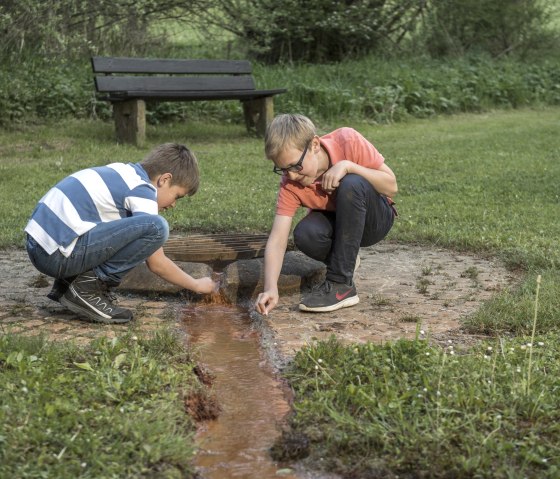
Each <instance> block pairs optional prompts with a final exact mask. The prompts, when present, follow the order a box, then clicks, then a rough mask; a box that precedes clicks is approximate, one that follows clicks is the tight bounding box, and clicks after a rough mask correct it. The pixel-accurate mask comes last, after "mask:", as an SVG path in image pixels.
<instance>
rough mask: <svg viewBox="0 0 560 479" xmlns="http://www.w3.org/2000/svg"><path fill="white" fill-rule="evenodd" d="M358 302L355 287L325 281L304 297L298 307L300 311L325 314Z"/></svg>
mask: <svg viewBox="0 0 560 479" xmlns="http://www.w3.org/2000/svg"><path fill="white" fill-rule="evenodd" d="M359 302H360V298H358V294H357V293H356V286H355V285H352V286H348V285H347V284H342V283H333V282H331V281H328V280H327V281H325V282H324V283H323V284H322V285H321V286H319V288H317V289H316V290H314V291H311V293H309V294H308V295H307V296H305V297H304V298H303V299H302V300H301V303H300V305H299V309H300V310H302V311H311V312H315V313H326V312H329V311H336V310H337V309H340V308H348V307H349V306H354V305H355V304H358V303H359Z"/></svg>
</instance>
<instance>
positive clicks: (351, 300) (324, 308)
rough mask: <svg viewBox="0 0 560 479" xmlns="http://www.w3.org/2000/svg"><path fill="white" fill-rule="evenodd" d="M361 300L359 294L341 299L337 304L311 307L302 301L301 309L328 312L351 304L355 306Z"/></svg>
mask: <svg viewBox="0 0 560 479" xmlns="http://www.w3.org/2000/svg"><path fill="white" fill-rule="evenodd" d="M359 302H360V298H359V297H358V296H351V297H350V298H346V299H344V300H342V301H339V302H338V303H336V304H331V305H330V306H320V307H315V308H314V307H309V306H306V305H305V304H303V303H300V305H299V310H300V311H307V312H309V313H328V312H330V311H336V310H337V309H341V308H349V307H350V306H354V305H355V304H358V303H359Z"/></svg>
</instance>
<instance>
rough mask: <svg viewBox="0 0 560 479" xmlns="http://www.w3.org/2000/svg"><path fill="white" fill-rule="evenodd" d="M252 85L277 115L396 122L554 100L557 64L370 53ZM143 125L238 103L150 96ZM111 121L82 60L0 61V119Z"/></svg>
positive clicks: (213, 114)
mask: <svg viewBox="0 0 560 479" xmlns="http://www.w3.org/2000/svg"><path fill="white" fill-rule="evenodd" d="M254 71H255V77H256V82H257V85H258V87H259V88H276V87H286V88H287V89H288V92H287V93H286V94H283V95H279V96H277V97H276V98H275V105H276V111H278V112H296V111H297V112H303V113H306V114H308V115H310V116H311V117H313V118H314V119H317V120H321V119H324V120H332V119H336V118H341V117H345V118H348V119H369V120H372V121H375V122H392V121H399V120H402V119H404V118H406V117H408V116H412V117H428V116H432V115H436V114H445V113H457V112H472V111H474V112H477V111H484V110H488V109H491V108H503V107H505V108H517V107H521V106H528V105H534V104H544V105H557V104H560V62H558V61H556V62H552V61H548V62H539V63H534V64H526V63H522V62H518V61H515V60H500V61H496V60H490V59H488V58H485V57H472V58H464V59H459V60H454V61H445V62H444V61H439V60H430V59H423V60H421V61H418V60H401V61H384V60H380V59H377V58H374V57H368V58H365V59H362V60H354V61H346V62H341V63H337V64H331V65H299V66H291V67H290V66H286V65H280V66H275V67H272V66H265V65H262V64H255V68H254ZM147 108H148V113H147V120H148V122H150V123H151V124H157V123H161V122H165V121H185V120H190V119H202V118H204V119H206V120H207V119H216V120H219V121H221V122H229V121H231V122H236V123H239V122H241V119H242V109H241V105H240V103H239V102H234V101H221V102H210V101H204V102H167V103H165V102H162V103H149V104H148V106H147ZM63 117H75V118H101V119H110V118H111V106H110V104H108V103H107V102H104V101H99V100H97V99H96V97H95V91H94V86H93V77H92V73H91V68H90V66H89V62H87V61H82V62H76V63H64V62H60V61H46V60H45V59H43V60H40V61H39V60H34V61H25V62H23V63H21V64H20V65H18V66H17V68H13V66H11V65H5V66H3V67H0V126H4V127H5V126H8V125H11V124H14V123H23V122H30V121H35V120H37V119H39V120H41V119H58V118H63Z"/></svg>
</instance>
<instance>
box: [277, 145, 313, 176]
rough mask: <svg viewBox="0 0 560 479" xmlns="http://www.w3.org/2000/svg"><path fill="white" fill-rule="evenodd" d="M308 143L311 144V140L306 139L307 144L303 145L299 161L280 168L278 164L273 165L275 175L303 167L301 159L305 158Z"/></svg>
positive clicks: (295, 170)
mask: <svg viewBox="0 0 560 479" xmlns="http://www.w3.org/2000/svg"><path fill="white" fill-rule="evenodd" d="M310 144H311V141H308V142H307V145H305V148H304V150H303V153H302V154H301V157H300V159H299V161H298V162H297V163H296V164H294V165H290V166H288V167H286V168H280V167H279V166H274V168H273V169H272V171H273V172H274V173H276V174H277V175H283V174H284V173H288V172H289V171H294V172H298V171H301V170H302V169H303V159H304V158H305V155H306V154H307V149H308V148H309V145H310Z"/></svg>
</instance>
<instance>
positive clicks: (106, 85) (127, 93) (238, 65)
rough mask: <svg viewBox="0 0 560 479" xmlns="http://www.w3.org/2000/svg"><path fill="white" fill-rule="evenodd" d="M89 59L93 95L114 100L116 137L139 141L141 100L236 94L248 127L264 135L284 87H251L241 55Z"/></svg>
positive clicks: (247, 64) (230, 96)
mask: <svg viewBox="0 0 560 479" xmlns="http://www.w3.org/2000/svg"><path fill="white" fill-rule="evenodd" d="M91 64H92V68H93V73H94V74H95V88H96V90H97V93H98V98H99V99H102V100H106V101H110V102H111V104H112V105H113V113H114V117H115V127H116V134H117V141H119V142H123V143H132V144H134V145H138V146H140V145H142V143H143V142H144V140H145V137H146V101H197V100H240V101H241V103H242V104H243V113H244V116H245V123H246V125H247V129H248V130H249V131H251V130H253V129H255V130H256V132H257V134H258V135H260V136H263V135H264V132H265V130H266V126H267V125H268V124H269V123H270V121H272V118H273V117H274V104H273V97H274V95H277V94H279V93H284V92H285V91H286V89H276V90H257V89H255V81H254V79H253V76H252V75H251V63H250V62H248V61H246V60H172V59H155V58H125V57H120V58H119V57H92V59H91Z"/></svg>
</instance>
